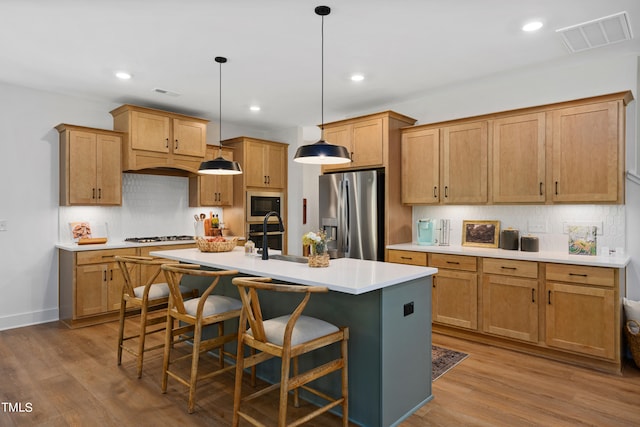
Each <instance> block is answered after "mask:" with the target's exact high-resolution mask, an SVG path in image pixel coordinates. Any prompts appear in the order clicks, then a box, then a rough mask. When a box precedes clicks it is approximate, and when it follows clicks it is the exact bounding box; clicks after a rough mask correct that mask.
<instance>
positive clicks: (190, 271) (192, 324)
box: [162, 264, 242, 414]
mask: <svg viewBox="0 0 640 427" xmlns="http://www.w3.org/2000/svg"><path fill="white" fill-rule="evenodd" d="M162 270H164V273H165V275H166V277H167V282H168V284H169V291H170V294H171V298H170V300H169V309H168V310H167V319H166V322H167V327H166V335H165V342H164V362H163V368H162V392H163V393H166V392H167V381H168V377H169V376H171V378H174V379H176V380H177V381H178V382H180V383H181V384H184V385H185V386H187V387H188V388H189V403H188V411H189V413H190V414H191V413H193V410H194V406H195V394H196V385H197V382H198V381H200V380H203V379H206V378H211V377H215V376H217V375H220V374H222V373H224V372H228V371H230V370H232V369H233V365H229V366H226V367H225V361H224V357H225V356H229V357H232V358H234V359H235V355H234V354H231V353H228V352H226V351H225V350H224V345H225V344H226V343H229V342H232V341H235V340H236V339H237V337H238V335H237V331H235V330H234V331H233V333H231V334H226V335H225V333H224V321H225V320H229V319H233V318H237V317H239V316H240V312H241V309H242V303H241V302H240V300H238V299H235V298H231V297H227V296H223V295H212V294H211V293H212V292H213V290H214V289H215V287H216V286H217V285H218V283H219V281H220V278H221V277H222V276H234V275H237V274H238V272H237V271H235V270H225V271H208V270H200V266H199V265H193V264H192V265H187V264H164V265H163V266H162ZM184 276H197V277H206V278H210V279H211V280H212V282H211V284H210V285H209V287H208V288H207V289H206V290H205V291H204V292H203V293H202V296H200V297H198V298H193V299H191V300H189V301H186V302H185V301H184V300H183V299H182V294H181V293H180V287H179V284H180V281H181V280H182V278H183V277H184ZM176 321H178V322H176ZM209 325H217V326H218V333H217V336H215V337H213V338H210V339H204V340H203V339H202V332H203V328H204V327H205V326H209ZM188 333H193V348H192V351H191V353H190V354H187V355H184V356H180V357H176V358H174V359H173V360H171V349H172V347H173V343H174V337H176V336H183V335H184V334H188ZM214 349H218V361H219V364H220V369H217V370H215V371H213V372H209V373H207V374H204V375H198V363H199V361H200V353H204V352H207V351H210V350H214ZM189 358H190V359H191V371H190V374H189V376H183V375H180V373H179V371H178V369H176V370H170V369H169V368H170V366H171V365H172V364H175V363H176V362H178V361H181V360H185V359H189Z"/></svg>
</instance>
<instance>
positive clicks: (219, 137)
mask: <svg viewBox="0 0 640 427" xmlns="http://www.w3.org/2000/svg"><path fill="white" fill-rule="evenodd" d="M218 93H219V94H220V97H219V102H220V104H219V106H218V123H219V124H218V157H222V62H220V88H219V91H218Z"/></svg>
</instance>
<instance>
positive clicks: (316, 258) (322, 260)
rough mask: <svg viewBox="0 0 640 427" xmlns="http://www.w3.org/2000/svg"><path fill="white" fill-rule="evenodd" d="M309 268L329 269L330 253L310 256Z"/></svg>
mask: <svg viewBox="0 0 640 427" xmlns="http://www.w3.org/2000/svg"><path fill="white" fill-rule="evenodd" d="M309 267H329V253H328V252H325V253H323V254H320V255H309Z"/></svg>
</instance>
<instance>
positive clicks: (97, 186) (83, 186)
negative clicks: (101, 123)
mask: <svg viewBox="0 0 640 427" xmlns="http://www.w3.org/2000/svg"><path fill="white" fill-rule="evenodd" d="M56 129H57V130H58V132H60V205H62V206H72V205H121V204H122V171H121V163H120V157H121V154H120V153H121V146H122V138H123V134H122V133H120V132H113V131H109V130H103V129H94V128H87V127H83V126H74V125H69V124H60V125H58V126H56Z"/></svg>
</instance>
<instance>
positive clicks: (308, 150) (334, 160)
mask: <svg viewBox="0 0 640 427" xmlns="http://www.w3.org/2000/svg"><path fill="white" fill-rule="evenodd" d="M315 12H316V15H320V16H321V17H322V33H321V34H322V62H321V63H322V67H321V71H322V72H321V75H322V97H321V114H322V126H321V128H320V129H321V132H322V133H321V135H320V141H318V142H316V143H313V144H309V145H303V146H301V147H298V150H297V151H296V155H295V157H294V158H293V160H295V161H296V162H298V163H309V164H316V165H337V164H341V163H349V162H351V157H350V156H349V151H348V150H347V149H346V148H345V147H343V146H342V145H334V144H330V143H328V142H327V141H325V140H324V17H325V16H327V15H328V14H329V13H331V9H330V8H329V7H328V6H318V7H316V9H315Z"/></svg>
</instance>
